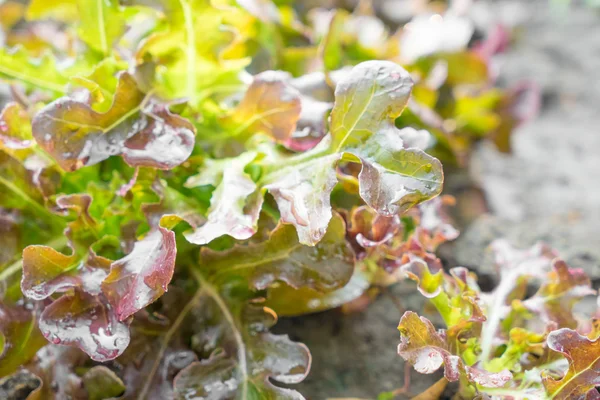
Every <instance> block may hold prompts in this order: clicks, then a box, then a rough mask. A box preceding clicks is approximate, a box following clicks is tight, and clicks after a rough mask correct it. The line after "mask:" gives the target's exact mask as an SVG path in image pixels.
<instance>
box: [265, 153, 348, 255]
mask: <svg viewBox="0 0 600 400" xmlns="http://www.w3.org/2000/svg"><path fill="white" fill-rule="evenodd" d="M319 147H321V146H319ZM315 150H317V149H315ZM339 158H340V155H339V154H332V155H329V156H325V157H319V158H316V159H314V160H311V161H309V162H306V163H303V164H301V165H298V166H291V167H288V168H286V169H284V170H281V171H278V172H277V173H276V174H274V175H275V176H274V177H273V178H271V179H270V180H269V181H268V184H267V185H266V186H265V188H266V189H267V190H268V191H269V193H271V195H273V197H274V198H275V201H276V202H277V205H278V207H279V211H280V213H281V220H282V221H283V222H286V223H289V224H292V225H294V226H295V227H296V231H297V232H298V238H299V240H300V243H302V244H305V245H308V246H314V245H315V244H316V243H318V242H319V241H320V240H321V239H322V238H323V236H324V235H325V230H326V229H327V225H328V224H329V221H330V219H331V215H332V214H331V202H330V197H331V191H332V190H333V187H334V186H335V184H336V183H337V177H336V171H335V165H336V163H337V162H338V160H339Z"/></svg>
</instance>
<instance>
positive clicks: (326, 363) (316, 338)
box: [276, 1, 600, 400]
mask: <svg viewBox="0 0 600 400" xmlns="http://www.w3.org/2000/svg"><path fill="white" fill-rule="evenodd" d="M513 3H514V2H513ZM550 3H552V2H550ZM556 3H557V2H555V3H553V4H554V6H550V5H549V2H535V1H532V2H522V3H521V4H520V6H521V7H523V9H522V10H521V11H522V12H523V14H521V17H523V16H525V17H526V18H527V20H526V21H525V23H524V25H523V29H522V31H521V34H520V37H519V38H518V41H517V43H515V45H514V46H513V47H512V48H511V50H510V51H509V52H508V53H507V54H506V55H505V56H504V57H503V59H502V60H501V65H500V71H501V80H502V82H505V83H506V84H507V85H510V84H514V83H516V82H518V81H521V80H533V81H535V82H537V83H538V84H539V85H540V87H541V89H542V93H543V104H542V109H541V112H540V115H539V117H538V118H537V119H535V120H533V121H531V122H530V123H528V124H527V125H524V126H522V127H521V128H519V129H518V130H517V131H516V132H515V134H514V136H513V138H512V143H513V153H512V154H509V155H505V154H501V153H499V152H498V151H496V150H495V148H494V147H493V146H491V145H490V144H489V143H481V144H480V145H479V146H478V147H477V149H476V150H475V152H474V154H473V157H472V160H471V167H470V170H469V172H468V173H467V174H468V176H465V173H464V172H463V173H462V174H459V175H457V176H454V177H452V178H451V179H449V180H448V181H449V182H448V183H449V184H448V185H447V189H449V190H450V192H451V193H455V194H456V193H457V192H460V194H461V195H464V194H465V193H466V194H470V195H471V197H473V196H472V195H473V194H475V196H474V197H477V195H478V194H479V193H481V194H482V197H483V199H484V200H485V203H483V205H481V204H480V203H481V202H478V201H477V200H473V199H471V201H470V202H469V203H464V204H468V205H467V206H462V209H461V210H460V211H461V212H462V214H463V215H462V218H459V219H460V220H462V221H473V222H472V223H471V224H469V226H468V227H463V234H462V235H461V237H460V238H459V239H458V240H457V241H456V242H455V243H453V244H452V245H450V246H447V247H446V248H444V249H443V251H442V252H441V256H442V257H443V258H444V261H446V263H447V264H449V265H451V266H454V265H463V266H467V267H469V268H471V269H475V270H478V271H479V272H480V273H482V274H483V275H484V277H483V278H487V279H486V280H487V281H490V282H491V283H489V284H493V280H494V271H493V269H492V266H491V263H490V262H489V254H488V253H487V252H486V248H487V246H488V244H489V243H490V242H491V241H492V240H494V239H496V238H499V237H506V238H508V239H509V240H510V241H512V242H513V243H514V244H515V245H519V246H522V247H525V246H528V245H531V244H533V243H535V242H536V241H538V240H543V241H545V242H547V243H549V244H550V245H552V246H553V247H555V248H556V249H557V250H558V251H559V252H560V253H561V255H562V256H563V257H564V258H565V259H566V260H567V261H568V262H569V263H570V264H571V265H572V266H576V267H582V268H584V269H585V270H586V271H587V272H588V273H589V274H590V275H591V276H592V278H594V279H600V156H598V151H600V128H599V127H600V109H599V108H598V105H599V104H600V73H599V72H598V71H600V40H599V39H598V38H600V13H598V11H597V10H596V11H594V10H592V9H589V8H585V7H581V6H573V7H571V8H567V7H565V6H560V5H556ZM492 7H497V8H498V11H499V12H502V10H504V11H506V7H514V4H510V2H501V3H498V2H494V3H492ZM503 7H504V8H503ZM513 10H514V8H513ZM505 14H506V13H505ZM509 14H510V13H509ZM478 187H479V188H481V189H478ZM462 197H464V196H462ZM460 202H461V198H460V197H459V204H460ZM483 209H487V210H488V212H487V213H486V214H484V215H480V216H479V217H478V218H474V216H476V215H478V214H480V213H481V210H483ZM409 287H410V285H409V284H399V285H398V286H397V287H394V288H392V293H393V294H394V295H395V296H396V297H397V298H399V299H401V302H402V306H403V307H404V308H406V309H411V310H416V311H419V312H422V310H423V304H424V302H423V300H422V299H421V298H420V296H419V295H418V294H415V292H414V291H411V290H408V289H407V288H409ZM585 304H590V303H589V302H588V303H585ZM400 316H401V312H400V310H399V309H398V308H397V307H396V304H395V303H394V302H393V301H392V300H391V298H390V296H380V297H379V298H378V299H377V300H376V301H375V302H374V303H373V304H371V305H370V306H369V308H368V310H366V311H365V312H363V313H360V314H354V315H342V314H341V313H340V312H339V311H338V310H332V311H329V312H325V313H320V314H316V315H311V316H306V317H300V318H289V319H282V321H280V323H279V324H278V325H277V326H276V330H277V331H278V332H282V333H288V334H289V335H290V336H291V337H292V338H293V339H295V340H301V341H302V342H304V343H305V344H306V345H307V346H308V347H309V348H310V349H311V351H312V354H313V357H314V360H313V366H312V372H311V374H310V375H309V377H308V378H307V379H306V380H305V381H304V382H303V383H301V384H300V385H294V388H296V389H298V390H300V392H301V393H303V394H304V395H305V396H306V397H307V398H308V399H310V400H321V399H328V398H368V399H373V398H375V397H376V396H377V395H378V394H379V393H380V392H383V391H388V390H392V389H394V388H398V387H401V386H402V384H403V379H404V378H403V374H404V372H403V370H404V363H403V362H402V360H401V359H400V357H399V356H398V355H397V354H396V346H397V344H398V342H399V335H398V331H397V330H396V326H397V324H398V321H399V319H400ZM411 378H412V382H411V392H412V393H413V394H418V393H420V392H421V391H422V390H424V389H425V388H427V387H428V386H430V385H431V384H433V383H434V382H435V381H436V380H437V379H439V375H426V376H423V375H419V374H417V373H415V372H414V371H411Z"/></svg>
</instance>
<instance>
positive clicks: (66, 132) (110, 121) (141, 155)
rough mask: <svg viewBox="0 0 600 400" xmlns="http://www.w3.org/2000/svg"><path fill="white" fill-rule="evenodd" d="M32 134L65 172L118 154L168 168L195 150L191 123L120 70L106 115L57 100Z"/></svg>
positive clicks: (133, 162) (134, 161)
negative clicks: (150, 97)
mask: <svg viewBox="0 0 600 400" xmlns="http://www.w3.org/2000/svg"><path fill="white" fill-rule="evenodd" d="M33 136H34V137H35V139H36V141H37V142H38V144H39V145H40V146H41V147H42V148H44V150H46V151H47V152H48V153H50V154H51V155H52V156H53V157H54V158H55V159H56V160H57V162H58V163H59V164H60V166H61V167H63V168H64V169H65V170H68V171H74V170H76V169H79V168H81V167H83V166H86V165H93V164H96V163H98V162H100V161H103V160H106V159H107V158H108V157H110V156H113V155H118V154H123V156H124V158H125V161H127V162H128V163H129V164H131V165H133V166H149V167H155V168H160V169H170V168H173V167H175V166H177V165H179V164H181V163H182V162H183V161H185V160H186V159H187V158H188V157H189V155H190V154H191V152H192V149H193V147H194V127H193V125H192V124H191V123H190V122H189V121H187V120H185V119H184V118H181V117H179V116H176V115H173V114H171V113H170V112H169V111H168V109H167V107H166V106H165V105H161V104H158V103H156V102H154V100H152V99H149V98H148V96H147V95H144V93H142V92H141V91H140V90H139V89H138V88H137V86H136V83H135V80H134V79H133V77H132V76H131V75H129V74H128V73H125V72H124V73H121V74H120V75H119V83H118V86H117V89H116V93H115V97H114V101H113V104H112V106H111V108H110V109H109V110H108V111H107V112H105V113H99V112H96V111H94V110H93V109H92V107H90V106H89V105H88V104H87V103H85V102H81V101H79V100H76V99H73V98H69V97H62V98H60V99H58V100H56V101H54V102H52V103H50V104H48V105H47V106H46V107H45V108H44V109H42V110H41V111H40V112H39V113H38V114H37V115H36V116H35V118H34V119H33Z"/></svg>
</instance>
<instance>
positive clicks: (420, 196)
mask: <svg viewBox="0 0 600 400" xmlns="http://www.w3.org/2000/svg"><path fill="white" fill-rule="evenodd" d="M367 8H368V7H365V5H364V4H363V6H361V7H360V8H359V9H357V10H356V11H355V12H354V13H348V12H346V11H343V10H337V11H336V12H334V13H333V14H332V13H331V12H329V11H326V10H322V9H304V8H303V7H293V6H292V5H291V4H289V2H271V1H270V0H260V1H235V2H234V1H229V0H212V1H209V0H178V1H175V0H160V1H149V0H125V1H116V0H93V1H83V0H56V1H41V0H31V1H29V3H28V4H24V3H22V2H14V1H8V2H4V3H3V4H1V5H0V14H1V15H0V28H1V32H0V43H1V44H2V48H0V80H1V81H2V82H3V84H4V83H6V84H7V85H9V86H7V87H8V88H9V90H7V91H6V93H7V94H8V95H10V97H11V99H10V101H9V102H8V103H7V104H5V105H4V107H3V109H2V111H1V113H0V187H1V188H0V189H1V190H0V249H1V250H2V251H1V252H0V281H2V282H1V284H0V377H2V378H3V379H5V381H4V382H9V383H10V382H21V383H22V384H19V385H16V386H14V387H18V388H19V389H18V390H19V393H18V394H19V397H20V398H44V399H46V398H47V399H64V398H77V399H80V398H89V399H103V398H109V397H111V398H115V397H119V396H121V397H123V398H137V399H170V398H193V397H198V398H200V397H201V398H211V399H229V398H240V399H302V398H303V397H302V395H301V394H300V393H298V392H297V391H295V390H293V389H291V388H288V387H287V386H288V385H291V384H295V383H299V382H301V381H302V380H303V379H304V378H305V377H306V376H307V374H308V373H309V370H310V365H311V355H310V353H309V351H308V349H307V348H306V346H304V345H303V344H301V343H297V342H294V341H292V340H290V339H289V337H287V336H286V335H274V334H272V333H270V332H269V329H270V328H271V327H272V326H273V325H274V324H275V323H276V320H277V313H279V314H280V315H299V314H304V313H310V312H316V311H320V310H325V309H329V308H334V307H340V306H344V307H347V308H349V309H352V308H354V309H356V308H359V307H356V306H353V305H352V304H353V302H357V303H360V304H368V302H369V301H370V299H372V298H373V294H376V293H377V292H378V291H379V290H383V288H385V287H386V286H388V285H390V284H393V283H395V282H398V281H399V280H400V279H404V278H405V277H407V276H408V277H410V278H411V279H413V280H417V281H418V290H419V291H420V292H421V293H423V294H424V295H426V296H427V297H428V298H430V299H431V301H432V302H433V303H434V305H435V306H436V307H437V308H438V310H439V311H440V313H441V314H442V318H443V320H444V321H445V322H446V324H447V328H448V329H447V332H446V333H440V332H436V331H435V329H434V328H433V325H432V323H430V322H429V321H428V320H426V319H424V318H419V317H417V315H416V314H414V313H409V314H407V315H406V316H405V317H404V318H403V322H402V323H401V330H402V332H403V345H402V346H401V347H402V348H401V354H402V355H403V356H405V357H406V358H407V359H408V360H410V361H411V362H415V363H416V364H417V369H418V370H421V371H426V372H430V371H433V370H436V369H438V368H440V367H441V365H442V364H444V366H445V371H446V376H447V378H448V379H449V380H456V379H458V380H459V381H460V385H461V390H464V391H465V393H467V395H471V394H473V393H475V392H476V391H480V392H485V393H488V392H489V393H493V391H494V390H504V389H505V388H506V387H507V386H506V385H513V383H511V382H512V381H511V382H508V383H507V379H508V378H509V377H510V376H511V374H512V376H513V377H514V379H515V380H516V382H525V381H526V380H527V379H529V378H526V377H525V376H524V372H523V371H522V370H519V369H518V363H517V361H516V360H517V359H519V357H520V356H521V355H523V354H524V353H528V352H531V353H535V354H538V353H539V352H540V351H541V352H542V353H543V354H544V355H550V354H552V353H550V352H549V351H546V350H548V349H558V348H559V347H558V346H559V345H558V344H557V345H549V347H547V346H545V344H544V339H545V338H546V336H547V335H548V332H547V331H546V330H544V331H543V332H537V331H535V332H534V331H533V330H531V329H530V327H528V326H524V328H523V330H524V331H515V330H514V329H513V330H510V329H508V328H509V327H510V325H511V323H512V322H510V321H514V323H517V322H521V321H523V320H526V321H530V320H532V318H530V317H529V315H530V313H537V314H536V315H537V316H538V317H539V319H540V320H541V321H543V323H549V321H550V320H560V323H561V324H564V326H565V327H569V328H572V329H575V328H577V327H578V320H577V319H576V318H574V317H573V315H572V309H573V304H574V303H575V302H576V301H577V300H578V299H579V298H580V297H582V296H583V295H585V294H589V293H591V289H590V282H589V280H587V278H585V277H584V276H583V275H582V274H581V273H580V272H576V271H573V270H571V269H570V268H568V267H567V266H566V265H565V264H564V263H561V262H554V264H553V268H554V269H552V270H551V268H550V264H549V263H547V262H546V261H549V260H546V258H544V257H543V255H541V254H537V255H534V256H533V257H534V258H536V257H537V258H544V260H543V261H544V262H543V265H538V264H537V263H536V264H535V266H532V267H531V268H530V269H529V270H528V271H529V272H528V273H520V272H515V271H517V269H514V268H513V267H512V266H511V267H510V268H509V267H507V268H506V270H507V271H508V272H507V277H506V280H507V281H510V282H509V283H505V284H501V287H500V289H498V290H497V292H495V295H496V297H495V298H496V300H492V301H487V298H486V296H485V294H483V293H481V291H480V290H479V288H478V287H477V285H476V284H475V283H474V278H473V276H472V275H470V274H469V273H468V272H467V271H466V270H464V269H453V270H452V271H451V273H450V275H448V274H446V273H445V272H444V270H443V268H442V264H441V262H440V261H439V260H438V259H437V258H436V257H435V255H434V254H433V252H434V251H435V250H436V249H437V247H438V246H439V245H441V244H442V243H444V242H446V241H448V240H452V239H454V238H456V236H457V235H458V231H456V230H455V229H454V228H453V227H452V225H451V224H450V221H449V218H448V215H447V213H446V212H445V210H444V207H445V206H446V205H449V204H452V203H453V200H452V199H451V198H450V197H447V196H443V197H437V196H438V195H439V194H440V193H441V191H442V186H443V180H444V174H443V171H442V164H441V162H440V161H439V160H438V158H436V157H441V158H443V159H444V160H446V161H447V162H458V163H459V164H460V163H461V162H462V161H463V159H464V158H465V156H466V155H467V154H468V151H469V146H470V144H471V143H472V142H474V141H475V140H478V139H480V138H482V137H490V138H491V139H492V140H494V141H495V143H496V144H497V145H498V146H499V148H501V149H503V150H507V149H508V146H507V143H509V133H510V130H511V129H512V127H514V126H516V125H517V124H518V123H521V122H523V121H524V120H526V119H527V118H528V117H529V116H530V115H531V112H530V111H532V110H533V109H534V108H535V107H533V106H532V105H535V100H536V97H535V93H536V92H535V91H534V90H533V89H531V87H530V86H527V85H525V86H521V87H519V88H517V89H515V90H514V91H510V92H502V91H500V90H499V89H496V88H493V85H490V83H492V82H493V80H494V78H495V77H494V76H492V74H491V73H490V68H488V67H489V65H488V64H489V63H490V62H491V58H492V57H493V55H494V54H495V50H494V49H495V47H493V48H492V47H490V46H491V45H489V44H488V45H487V46H483V45H482V46H483V47H472V48H468V47H467V43H469V41H470V39H471V36H472V30H471V29H468V28H469V26H467V29H463V30H462V34H461V37H460V38H459V39H460V40H458V41H456V42H455V41H453V42H452V43H448V42H446V41H445V40H443V39H444V37H443V36H444V35H445V34H446V33H445V32H446V31H445V30H446V28H444V29H442V31H441V32H433V33H434V36H435V39H436V40H435V41H434V44H435V46H434V47H433V48H431V47H428V48H425V50H426V51H423V52H421V53H419V54H415V52H417V53H418V51H417V50H419V49H422V48H421V46H420V44H419V40H420V39H419V37H415V36H414V35H412V34H411V35H409V34H406V35H405V34H401V33H402V30H399V31H398V32H396V34H392V32H391V30H390V29H389V28H388V27H387V26H386V25H385V24H384V23H383V22H382V21H381V20H379V19H378V18H376V17H375V16H374V15H372V14H370V13H369V12H368V10H366V9H367ZM457 18H458V17H457ZM322 22H324V23H322ZM413 22H417V21H413ZM458 23H459V24H464V23H465V22H464V21H462V20H461V21H459V22H458ZM467 25H468V24H467ZM400 29H402V28H400ZM448 29H450V30H452V29H455V28H452V26H450V28H448ZM373 32H374V33H373ZM411 36H412V37H411ZM415 49H416V50H415ZM411 54H412V56H411ZM400 63H402V64H403V66H400ZM530 89H531V90H530ZM2 93H4V91H3V92H2ZM1 100H4V99H1ZM500 120H502V121H504V120H506V122H502V121H500ZM430 132H431V133H430ZM510 251H512V250H510ZM515 260H516V261H514V262H515V263H520V262H521V261H519V260H520V259H518V257H517V259H515ZM511 262H512V261H511ZM546 264H547V265H546ZM519 265H520V264H519ZM534 267H535V268H534ZM515 268H516V267H515ZM534 279H541V280H542V285H541V287H540V289H539V291H538V293H537V294H536V295H534V296H532V297H530V298H527V299H526V298H524V297H521V298H520V299H518V296H517V294H520V293H521V289H522V288H523V287H524V285H525V284H526V283H528V282H529V281H530V280H534ZM561 299H563V300H564V301H563V300H561ZM517 300H520V301H519V302H517ZM494 301H495V302H494ZM509 301H512V302H513V303H514V304H515V306H514V307H513V308H512V309H511V310H510V312H506V308H507V307H509V308H510V307H511V306H512V304H513V303H509ZM485 315H487V316H488V320H487V321H485V322H484V320H485ZM506 321H509V322H506ZM515 329H516V328H515ZM550 335H552V334H550ZM498 337H500V338H501V339H503V340H504V341H505V342H506V343H505V345H506V348H504V347H499V346H498V345H497V342H498V340H497V339H498ZM489 338H491V339H489ZM507 338H509V339H507ZM479 340H481V345H480V347H483V348H484V349H485V351H484V352H483V353H481V354H483V355H482V356H481V357H479V348H478V347H477V346H479V344H478V341H479ZM554 340H555V342H556V343H560V342H562V341H563V339H562V338H560V337H556V338H555V339H554ZM590 340H596V339H595V338H594V339H590ZM476 345H477V346H476ZM502 350H504V352H502ZM569 351H570V350H569ZM426 353H427V354H429V353H430V354H432V360H430V361H426V360H425V363H423V362H424V359H423V355H424V354H426ZM476 353H477V354H476ZM548 357H549V359H548V360H550V359H552V360H554V359H559V358H560V356H559V355H556V356H548ZM578 362H579V361H578ZM573 365H576V367H575V368H577V369H579V368H580V367H579V364H573ZM533 369H535V371H536V373H537V371H538V370H540V371H541V370H542V369H547V370H550V371H551V373H552V375H547V376H546V375H544V376H545V377H544V382H545V383H544V384H545V385H546V386H547V387H550V386H548V385H550V383H549V382H559V380H558V379H559V377H560V376H564V378H563V380H565V382H567V380H568V381H569V382H570V381H571V380H572V377H573V376H576V374H577V371H575V372H572V373H571V372H569V373H567V375H564V374H563V375H561V373H563V372H565V371H566V370H564V369H556V368H554V369H552V368H546V366H545V364H543V363H542V362H539V363H534V364H532V368H530V369H529V371H531V370H533ZM557 373H558V374H557ZM555 378H556V379H555ZM540 382H541V381H540ZM514 385H516V383H515V384H514ZM514 385H513V386H514ZM536 385H537V386H536ZM536 385H533V386H531V387H535V388H536V390H537V389H539V390H542V383H539V382H538V383H536ZM513 386H511V390H512V389H513ZM4 387H5V386H4V384H3V385H2V388H4ZM7 387H13V386H10V385H8V386H7ZM514 387H515V388H516V386H514ZM531 387H530V388H531ZM564 387H566V386H564ZM582 387H583V386H582ZM2 390H4V389H2ZM515 390H516V389H515ZM548 390H549V391H550V390H554V389H548ZM561 390H563V389H562V386H561V388H559V389H558V390H557V391H556V392H557V393H558V392H559V391H561ZM582 390H583V389H582ZM11 395H12V394H11Z"/></svg>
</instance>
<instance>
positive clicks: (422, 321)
mask: <svg viewBox="0 0 600 400" xmlns="http://www.w3.org/2000/svg"><path fill="white" fill-rule="evenodd" d="M398 330H400V334H401V341H400V344H399V345H398V354H399V355H400V356H401V357H402V358H404V359H405V360H406V361H408V362H409V363H410V364H411V365H412V366H413V367H414V368H415V370H416V371H418V372H420V373H422V374H431V373H433V372H435V371H437V370H438V369H439V368H440V367H441V366H442V365H444V376H445V377H446V379H448V380H449V381H451V382H454V381H457V380H459V379H460V378H461V376H462V377H463V378H465V379H467V380H468V381H470V382H474V383H477V384H478V385H481V386H484V387H491V388H493V387H502V386H504V385H505V384H506V383H507V382H508V381H509V380H510V379H512V374H511V373H510V372H509V371H508V370H504V371H502V372H499V373H490V372H487V371H484V370H482V369H479V368H475V367H471V366H468V365H466V364H465V363H464V361H463V360H462V359H461V358H460V357H459V356H457V355H454V354H452V353H451V352H450V350H449V346H448V344H447V343H446V339H445V336H446V335H445V334H444V333H443V332H442V333H440V332H438V331H436V330H435V328H434V327H433V324H432V323H431V322H430V321H429V320H428V319H427V318H425V317H419V316H418V315H417V314H415V313H414V312H412V311H407V312H405V313H404V315H403V316H402V319H401V320H400V324H399V325H398Z"/></svg>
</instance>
